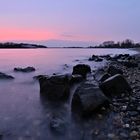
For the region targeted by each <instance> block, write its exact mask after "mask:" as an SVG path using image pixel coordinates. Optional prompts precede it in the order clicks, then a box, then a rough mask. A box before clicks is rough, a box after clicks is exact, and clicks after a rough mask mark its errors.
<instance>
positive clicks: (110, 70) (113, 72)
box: [107, 66, 123, 76]
mask: <svg viewBox="0 0 140 140" xmlns="http://www.w3.org/2000/svg"><path fill="white" fill-rule="evenodd" d="M107 72H108V73H109V74H110V75H111V76H113V75H116V74H122V75H123V71H122V70H121V69H118V68H116V67H115V66H109V68H108V70H107Z"/></svg>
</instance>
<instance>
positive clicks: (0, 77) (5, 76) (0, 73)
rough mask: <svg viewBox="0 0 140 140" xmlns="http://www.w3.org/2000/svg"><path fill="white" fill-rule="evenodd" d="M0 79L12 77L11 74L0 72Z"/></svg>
mask: <svg viewBox="0 0 140 140" xmlns="http://www.w3.org/2000/svg"><path fill="white" fill-rule="evenodd" d="M0 79H9V80H11V79H14V77H13V76H11V75H7V74H5V73H2V72H0Z"/></svg>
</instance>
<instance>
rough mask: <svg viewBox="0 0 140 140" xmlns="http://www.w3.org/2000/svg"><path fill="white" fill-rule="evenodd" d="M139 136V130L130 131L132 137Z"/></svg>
mask: <svg viewBox="0 0 140 140" xmlns="http://www.w3.org/2000/svg"><path fill="white" fill-rule="evenodd" d="M137 136H138V132H137V131H132V132H131V133H130V137H133V138H136V137H137Z"/></svg>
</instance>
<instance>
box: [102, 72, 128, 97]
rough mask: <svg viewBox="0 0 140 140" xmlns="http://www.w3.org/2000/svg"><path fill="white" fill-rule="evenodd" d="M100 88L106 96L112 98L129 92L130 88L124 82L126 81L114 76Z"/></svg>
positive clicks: (118, 75)
mask: <svg viewBox="0 0 140 140" xmlns="http://www.w3.org/2000/svg"><path fill="white" fill-rule="evenodd" d="M100 88H101V89H102V91H103V93H104V94H105V95H106V96H109V97H112V96H114V95H121V94H122V93H125V92H126V91H127V92H130V91H131V87H130V85H129V84H128V82H127V81H126V79H125V78H124V77H123V76H122V75H120V74H116V75H114V76H112V77H110V78H108V79H107V80H105V81H104V82H103V83H101V84H100Z"/></svg>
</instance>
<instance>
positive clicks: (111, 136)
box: [107, 133, 116, 139]
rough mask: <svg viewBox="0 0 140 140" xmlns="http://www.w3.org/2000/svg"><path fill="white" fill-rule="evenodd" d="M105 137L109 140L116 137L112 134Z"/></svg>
mask: <svg viewBox="0 0 140 140" xmlns="http://www.w3.org/2000/svg"><path fill="white" fill-rule="evenodd" d="M107 137H108V138H109V139H114V138H115V137H116V136H115V134H113V133H109V134H108V135H107Z"/></svg>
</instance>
